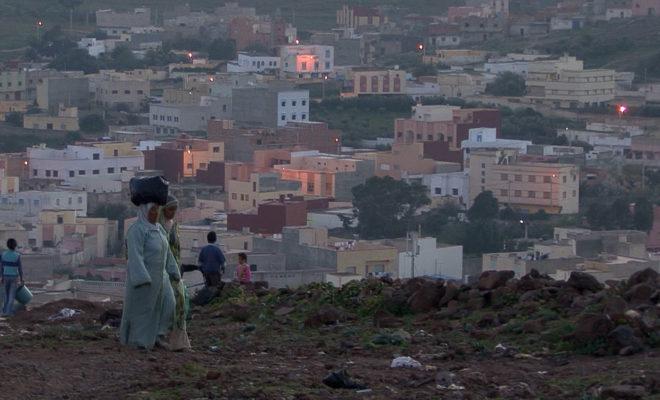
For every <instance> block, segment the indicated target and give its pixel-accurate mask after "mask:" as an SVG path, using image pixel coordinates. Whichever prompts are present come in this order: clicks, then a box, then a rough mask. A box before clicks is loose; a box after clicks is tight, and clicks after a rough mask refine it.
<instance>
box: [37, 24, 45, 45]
mask: <svg viewBox="0 0 660 400" xmlns="http://www.w3.org/2000/svg"><path fill="white" fill-rule="evenodd" d="M43 27H44V21H42V20H37V40H41V28H43Z"/></svg>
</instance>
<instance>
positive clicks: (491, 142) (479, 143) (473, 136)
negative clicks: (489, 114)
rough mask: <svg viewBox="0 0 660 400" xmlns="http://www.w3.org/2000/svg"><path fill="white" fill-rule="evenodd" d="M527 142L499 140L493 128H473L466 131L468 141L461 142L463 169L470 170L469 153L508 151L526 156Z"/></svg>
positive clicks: (529, 142)
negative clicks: (488, 150)
mask: <svg viewBox="0 0 660 400" xmlns="http://www.w3.org/2000/svg"><path fill="white" fill-rule="evenodd" d="M531 145H532V142H531V141H529V140H513V139H499V138H498V137H497V130H496V129H493V128H473V129H470V130H469V131H468V139H467V140H463V141H462V142H461V149H462V150H463V169H464V170H465V171H469V170H470V153H471V152H473V151H478V150H487V149H491V150H496V149H510V150H515V151H517V152H518V154H526V153H527V148H528V146H531Z"/></svg>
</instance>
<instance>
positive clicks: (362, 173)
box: [255, 150, 374, 201]
mask: <svg viewBox="0 0 660 400" xmlns="http://www.w3.org/2000/svg"><path fill="white" fill-rule="evenodd" d="M255 157H256V155H255ZM274 169H275V171H277V172H279V173H280V176H281V178H282V179H284V180H286V181H295V182H299V183H300V185H301V188H302V192H303V193H304V194H306V195H311V196H323V197H331V198H333V199H335V200H336V201H351V200H352V199H353V194H352V192H351V190H352V189H353V188H354V187H355V186H358V185H360V184H363V183H364V182H365V181H366V180H367V179H369V178H370V177H372V176H374V162H373V161H372V160H360V159H354V158H351V157H345V156H338V155H334V154H323V153H320V152H319V151H317V150H312V151H298V152H292V153H291V155H290V161H289V163H287V164H278V165H275V166H274Z"/></svg>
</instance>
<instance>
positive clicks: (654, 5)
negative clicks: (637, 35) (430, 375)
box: [632, 0, 660, 17]
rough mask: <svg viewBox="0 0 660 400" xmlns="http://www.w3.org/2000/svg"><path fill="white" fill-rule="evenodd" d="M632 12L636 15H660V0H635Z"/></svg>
mask: <svg viewBox="0 0 660 400" xmlns="http://www.w3.org/2000/svg"><path fill="white" fill-rule="evenodd" d="M632 14H633V16H634V17H645V16H649V15H660V0H633V3H632Z"/></svg>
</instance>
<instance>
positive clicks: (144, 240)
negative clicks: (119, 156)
mask: <svg viewBox="0 0 660 400" xmlns="http://www.w3.org/2000/svg"><path fill="white" fill-rule="evenodd" d="M159 210H160V207H159V206H158V205H157V204H155V203H148V204H141V205H139V206H138V220H137V221H136V222H135V223H134V224H133V225H132V226H131V227H130V228H129V230H128V232H127V235H126V246H127V251H128V263H127V266H126V268H127V277H126V294H125V297H124V309H123V313H122V320H121V327H120V340H121V343H122V344H124V345H127V346H131V347H137V348H144V349H152V348H153V347H154V346H155V345H156V344H158V345H160V346H161V347H164V348H166V349H170V345H169V343H168V338H169V336H170V332H171V331H172V327H173V322H174V312H175V307H176V302H175V299H174V291H173V289H172V284H171V283H170V282H171V281H175V282H177V281H179V280H181V274H180V273H179V268H178V266H177V264H176V261H175V259H174V256H173V255H172V251H171V250H170V246H169V242H168V241H167V234H166V232H165V229H163V227H162V226H160V224H159V223H158V213H159Z"/></svg>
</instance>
